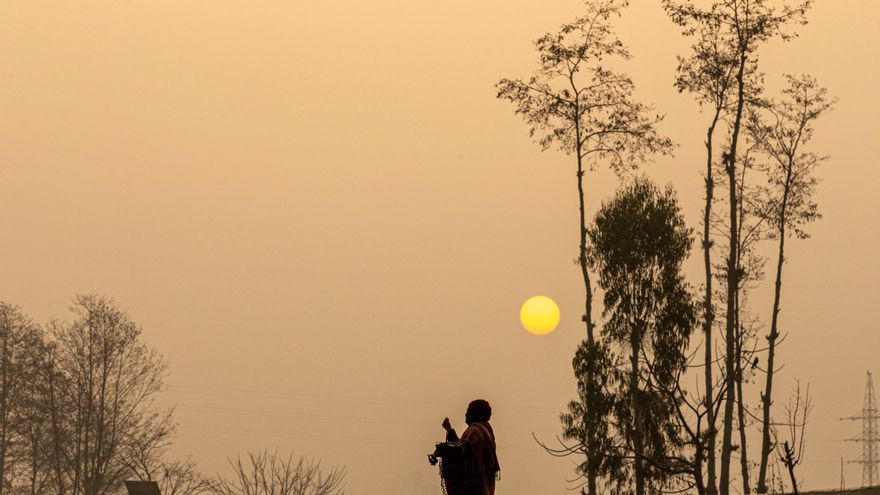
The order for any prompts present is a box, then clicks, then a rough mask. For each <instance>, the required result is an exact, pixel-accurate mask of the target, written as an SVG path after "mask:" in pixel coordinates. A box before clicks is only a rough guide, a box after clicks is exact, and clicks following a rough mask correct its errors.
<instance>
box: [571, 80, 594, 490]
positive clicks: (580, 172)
mask: <svg viewBox="0 0 880 495" xmlns="http://www.w3.org/2000/svg"><path fill="white" fill-rule="evenodd" d="M573 85H574V83H573V82H572V86H573ZM575 115H576V116H579V115H580V110H579V109H576V111H575ZM575 138H576V140H577V145H576V146H575V152H576V153H577V167H578V169H577V185H578V206H579V208H580V244H579V251H578V264H579V265H580V266H581V276H582V277H583V280H584V314H583V317H582V318H583V321H584V324H585V325H586V327H587V342H589V343H590V344H592V343H593V341H594V340H593V339H594V336H593V289H592V287H591V285H590V271H589V267H588V266H587V213H586V208H585V205H584V159H583V143H582V142H581V128H580V120H579V117H578V118H576V119H575ZM587 447H588V448H589V449H590V451H591V455H598V453H597V452H596V451H597V449H596V448H595V446H587ZM587 462H588V463H590V462H591V459H587ZM597 478H598V473H596V470H595V469H592V468H591V469H588V470H587V490H588V492H587V495H597V492H596V479H597Z"/></svg>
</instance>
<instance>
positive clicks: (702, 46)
mask: <svg viewBox="0 0 880 495" xmlns="http://www.w3.org/2000/svg"><path fill="white" fill-rule="evenodd" d="M663 6H664V8H665V9H666V11H667V13H668V14H669V15H670V17H671V18H672V19H673V20H674V21H675V22H676V23H678V24H680V25H682V26H683V27H684V28H685V34H686V35H688V36H692V37H694V39H695V40H694V43H693V44H692V45H691V53H690V55H689V56H688V57H678V69H677V76H676V80H675V86H676V88H678V90H679V91H680V92H688V93H690V94H692V95H693V96H694V98H695V99H696V100H697V103H698V104H699V105H700V106H701V107H707V108H709V111H710V116H711V117H710V118H709V124H708V126H707V128H706V140H705V141H704V145H705V148H706V168H705V177H704V184H705V191H706V195H705V205H704V207H703V226H702V227H703V228H702V242H701V247H702V251H703V267H704V274H705V285H704V286H703V335H704V344H703V351H704V352H703V356H704V359H703V373H704V388H705V392H704V397H703V407H704V410H705V416H706V423H707V424H706V434H705V436H706V444H707V445H706V448H705V453H706V473H707V477H706V481H705V489H706V493H707V494H708V495H715V493H717V490H718V484H717V481H716V468H715V451H716V436H717V435H716V431H717V430H716V426H715V397H714V393H713V392H714V390H715V387H716V383H715V380H714V378H713V374H712V371H713V369H714V366H715V356H714V353H713V351H714V347H713V340H712V333H713V323H714V321H715V309H714V305H713V302H712V299H713V292H712V282H713V275H712V267H713V261H712V246H713V244H714V241H713V240H712V236H711V224H712V218H713V217H712V206H713V202H714V199H715V178H714V173H713V172H714V168H715V167H714V163H715V135H716V131H717V129H718V126H719V123H721V122H722V119H723V118H724V117H725V115H726V113H727V112H728V111H729V110H730V106H731V101H732V100H733V94H732V93H733V89H734V74H735V68H736V51H735V44H733V43H731V40H730V35H729V33H728V32H727V30H725V29H723V25H722V24H721V23H720V22H718V20H717V19H714V18H712V17H702V16H693V15H692V13H691V11H690V10H689V9H688V8H687V6H683V5H679V4H677V3H675V2H672V1H670V0H664V2H663ZM700 449H701V450H702V447H700ZM701 469H702V468H701Z"/></svg>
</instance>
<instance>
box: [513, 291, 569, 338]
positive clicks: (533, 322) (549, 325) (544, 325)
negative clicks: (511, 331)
mask: <svg viewBox="0 0 880 495" xmlns="http://www.w3.org/2000/svg"><path fill="white" fill-rule="evenodd" d="M519 321H520V322H521V323H522V326H523V328H525V329H526V331H527V332H529V333H530V334H532V335H547V334H548V333H550V332H552V331H553V330H556V326H557V325H559V306H557V305H556V302H555V301H554V300H553V299H550V298H549V297H547V296H534V297H530V298H529V299H528V300H526V302H524V303H523V305H522V308H520V310H519Z"/></svg>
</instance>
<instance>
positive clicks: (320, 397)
mask: <svg viewBox="0 0 880 495" xmlns="http://www.w3.org/2000/svg"><path fill="white" fill-rule="evenodd" d="M168 388H169V390H171V391H176V392H179V393H186V394H199V395H216V396H228V395H240V396H267V397H282V398H295V399H299V400H308V401H317V402H343V403H361V404H369V405H410V406H422V407H453V408H461V407H462V404H460V403H457V402H456V403H453V402H443V401H426V400H415V399H400V398H392V397H375V396H372V397H371V396H363V395H361V396H356V395H330V394H316V393H304V392H288V391H270V390H256V389H241V388H227V387H211V386H191V385H169V386H168ZM493 407H494V408H496V409H505V410H510V411H515V412H525V413H543V414H553V415H557V414H559V411H555V410H552V409H548V408H544V407H539V406H532V405H527V404H507V403H494V402H493Z"/></svg>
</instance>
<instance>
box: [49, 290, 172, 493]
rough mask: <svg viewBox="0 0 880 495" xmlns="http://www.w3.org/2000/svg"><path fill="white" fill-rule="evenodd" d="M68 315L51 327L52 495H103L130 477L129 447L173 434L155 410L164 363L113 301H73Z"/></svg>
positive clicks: (80, 298)
mask: <svg viewBox="0 0 880 495" xmlns="http://www.w3.org/2000/svg"><path fill="white" fill-rule="evenodd" d="M71 309H72V311H73V313H74V319H73V320H72V321H69V322H54V323H53V324H52V332H53V334H54V338H55V349H54V352H53V353H52V362H53V363H54V366H55V368H56V369H57V374H53V375H52V376H51V381H50V382H49V390H50V391H49V404H50V407H51V411H50V412H51V422H52V431H53V436H54V439H53V450H54V453H53V458H54V459H53V460H54V462H53V466H54V469H55V471H56V472H55V477H56V479H57V483H58V489H59V493H58V495H65V494H67V493H69V494H70V495H106V494H108V493H111V492H113V491H115V490H117V489H118V487H119V485H120V483H121V482H122V481H123V480H124V479H125V478H126V477H127V476H128V475H130V474H131V469H130V466H129V464H128V463H126V461H125V455H126V452H127V451H128V450H129V449H131V448H134V447H133V446H132V443H133V442H135V441H139V440H140V441H148V442H164V441H165V439H166V438H167V437H168V436H169V435H170V434H171V433H172V432H173V425H172V423H171V416H170V414H171V413H170V411H162V410H160V409H159V408H158V407H157V406H156V404H155V403H154V399H155V398H156V394H157V393H159V392H160V391H161V390H162V388H163V385H162V383H163V379H164V377H165V373H166V364H165V361H164V360H163V359H162V358H161V356H159V354H158V353H157V352H156V351H155V350H153V349H151V348H149V347H147V346H146V345H145V344H144V343H143V342H141V341H140V333H141V330H140V327H139V326H138V325H137V324H136V323H135V322H134V321H133V320H132V319H131V317H129V316H128V314H127V313H126V312H125V311H123V310H122V309H120V308H119V307H118V306H117V305H116V304H115V303H114V302H113V301H112V300H110V299H107V298H103V297H99V296H95V295H81V296H76V297H75V298H74V299H73V306H72V308H71ZM145 438H146V439H147V440H144V439H145Z"/></svg>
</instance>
